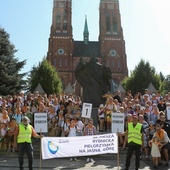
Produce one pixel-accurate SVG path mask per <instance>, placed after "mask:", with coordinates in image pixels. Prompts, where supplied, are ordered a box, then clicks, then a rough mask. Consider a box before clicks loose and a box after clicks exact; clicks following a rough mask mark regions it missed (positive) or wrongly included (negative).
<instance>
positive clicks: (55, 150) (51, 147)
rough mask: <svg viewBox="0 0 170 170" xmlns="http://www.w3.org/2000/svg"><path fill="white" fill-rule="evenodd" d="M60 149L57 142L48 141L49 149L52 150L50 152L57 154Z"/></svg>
mask: <svg viewBox="0 0 170 170" xmlns="http://www.w3.org/2000/svg"><path fill="white" fill-rule="evenodd" d="M58 149H59V147H58V146H57V145H56V144H54V143H53V142H51V141H48V150H49V151H50V153H52V154H56V153H57V151H58Z"/></svg>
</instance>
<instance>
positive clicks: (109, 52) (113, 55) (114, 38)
mask: <svg viewBox="0 0 170 170" xmlns="http://www.w3.org/2000/svg"><path fill="white" fill-rule="evenodd" d="M99 16H100V18H99V20H100V21H99V22H100V23H99V43H100V53H101V57H102V63H103V64H105V65H106V66H108V67H110V69H111V72H112V78H113V79H114V81H115V82H121V81H122V80H123V78H124V77H126V76H128V69H127V59H126V53H125V41H124V37H123V30H122V26H121V18H120V10H119V1H118V0H100V8H99Z"/></svg>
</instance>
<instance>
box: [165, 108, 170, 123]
mask: <svg viewBox="0 0 170 170" xmlns="http://www.w3.org/2000/svg"><path fill="white" fill-rule="evenodd" d="M166 112H167V120H170V107H167V108H166Z"/></svg>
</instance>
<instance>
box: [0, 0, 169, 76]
mask: <svg viewBox="0 0 170 170" xmlns="http://www.w3.org/2000/svg"><path fill="white" fill-rule="evenodd" d="M99 1H100V0H72V14H73V17H72V25H73V38H74V40H82V39H83V29H84V21H85V15H87V21H88V27H89V39H90V41H97V40H98V35H99ZM119 3H120V13H121V22H122V27H123V32H124V39H125V42H126V54H127V64H128V69H129V73H130V72H131V71H132V70H133V69H134V68H135V66H137V65H138V63H139V61H140V60H141V59H144V60H145V61H148V62H149V63H150V65H151V66H153V67H155V69H156V72H157V73H159V72H160V71H161V72H162V73H163V74H164V75H165V76H166V75H169V74H170V62H169V58H170V51H169V50H170V20H169V19H170V10H169V9H170V0H161V1H160V0H119ZM52 5H53V0H29V1H26V0H17V1H14V0H0V26H1V27H2V28H4V29H5V30H6V31H7V32H8V33H9V34H10V40H11V42H12V43H13V44H14V45H15V47H16V49H18V52H17V53H16V54H15V56H16V57H17V58H18V59H19V60H20V61H22V60H24V59H26V60H27V64H26V65H25V66H24V68H23V70H22V72H27V71H30V70H31V68H32V67H33V65H37V64H38V63H39V62H40V61H42V58H43V57H44V56H46V55H47V50H48V38H49V34H50V26H51V23H52Z"/></svg>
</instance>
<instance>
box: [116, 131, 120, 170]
mask: <svg viewBox="0 0 170 170" xmlns="http://www.w3.org/2000/svg"><path fill="white" fill-rule="evenodd" d="M118 132H119V131H118V129H117V133H116V134H117V151H118V153H117V165H118V170H119V169H120V168H119V167H120V166H119V165H120V159H119V135H118Z"/></svg>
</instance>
